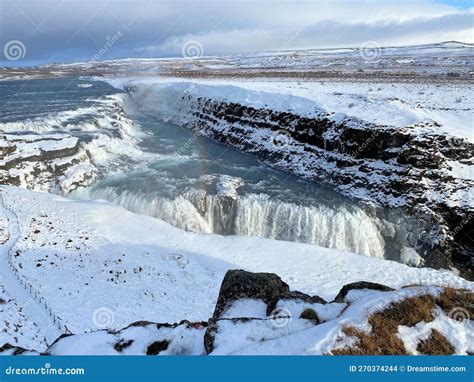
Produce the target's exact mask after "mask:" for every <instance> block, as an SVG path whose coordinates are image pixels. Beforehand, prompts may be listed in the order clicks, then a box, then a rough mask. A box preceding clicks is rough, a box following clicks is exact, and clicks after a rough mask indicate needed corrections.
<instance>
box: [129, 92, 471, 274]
mask: <svg viewBox="0 0 474 382" xmlns="http://www.w3.org/2000/svg"><path fill="white" fill-rule="evenodd" d="M128 90H129V91H131V92H132V93H133V92H134V91H136V89H134V88H133V87H131V88H130V89H128ZM168 107H173V108H175V111H174V113H173V115H172V116H170V114H169V113H168V114H167V115H166V116H167V118H168V119H171V120H172V121H173V122H176V123H181V124H185V125H187V126H191V127H192V128H193V129H195V130H196V131H197V132H198V133H199V134H202V135H205V136H207V137H209V138H211V139H213V140H214V141H217V142H219V143H222V144H225V145H228V146H231V147H233V148H235V149H238V150H241V151H244V152H247V153H250V154H253V155H256V156H258V157H259V158H260V159H262V160H263V161H264V162H266V163H267V164H269V165H271V166H273V167H276V168H278V169H281V170H284V171H287V172H291V173H294V174H296V175H299V176H301V177H303V178H305V179H308V180H313V181H318V182H322V183H325V184H328V185H330V186H331V187H334V188H335V189H337V190H338V191H339V192H341V193H342V194H344V195H347V196H349V197H350V198H353V199H356V200H358V201H360V203H361V204H362V205H363V206H365V207H366V208H367V210H369V211H371V213H373V214H376V215H377V216H379V217H381V218H382V219H383V220H386V221H388V222H389V223H396V218H395V217H394V215H395V214H394V212H393V211H395V210H397V209H398V210H401V211H403V212H402V213H403V214H405V215H407V216H408V217H409V219H412V220H411V222H410V225H408V226H407V227H406V231H407V232H406V235H405V239H407V242H406V243H404V245H405V246H410V247H413V248H416V249H417V251H418V253H420V255H421V256H422V257H423V262H424V265H425V266H428V267H432V268H437V269H439V268H446V269H450V268H452V267H456V268H458V269H459V270H460V271H461V272H462V274H463V275H464V276H465V277H467V278H469V279H472V277H473V275H474V274H473V264H472V258H473V257H472V255H473V254H474V241H473V239H472V238H471V236H472V234H471V233H472V232H474V219H473V217H474V201H473V200H472V195H473V193H474V180H470V179H461V178H459V177H456V176H454V175H453V172H452V171H451V170H452V167H451V166H452V165H451V163H452V162H453V161H454V162H456V163H459V164H465V165H472V164H473V163H474V162H473V160H474V159H473V158H474V144H473V143H472V142H470V141H468V140H466V139H462V138H458V137H454V136H449V135H445V134H436V133H432V132H429V131H430V129H425V128H427V127H430V128H433V129H432V131H435V130H436V127H437V126H436V123H435V122H433V123H432V124H431V126H427V125H426V124H424V125H423V126H421V125H419V126H408V127H394V126H386V125H377V124H375V123H369V122H366V121H363V120H360V119H357V118H353V117H349V116H345V115H339V114H335V113H328V112H325V111H323V110H319V109H315V111H314V112H313V113H311V114H310V115H309V114H308V115H300V114H298V113H296V112H289V111H275V110H272V109H270V108H265V107H256V106H252V105H245V104H240V103H236V102H230V101H228V100H226V99H225V97H224V98H219V97H216V98H211V97H210V96H209V97H208V96H206V97H204V96H201V95H200V93H199V91H195V92H193V91H192V90H190V91H184V94H181V95H180V99H179V100H178V101H177V102H176V103H175V104H173V105H172V106H170V105H168ZM396 241H398V243H397V242H396ZM400 242H401V241H400V240H395V241H394V243H392V244H393V249H394V252H396V253H397V256H398V259H399V258H400V252H401V250H402V248H403V245H401V246H400ZM397 244H398V246H397Z"/></svg>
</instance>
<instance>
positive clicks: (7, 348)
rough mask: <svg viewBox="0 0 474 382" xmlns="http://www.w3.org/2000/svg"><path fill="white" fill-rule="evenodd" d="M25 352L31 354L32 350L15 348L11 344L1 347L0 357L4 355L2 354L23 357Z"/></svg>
mask: <svg viewBox="0 0 474 382" xmlns="http://www.w3.org/2000/svg"><path fill="white" fill-rule="evenodd" d="M25 352H30V350H27V349H24V348H22V347H20V346H13V345H11V344H9V343H7V344H5V345H3V346H0V355H2V353H7V354H9V355H22V354H24V353H25Z"/></svg>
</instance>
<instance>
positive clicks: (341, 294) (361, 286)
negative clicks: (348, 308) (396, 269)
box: [334, 281, 395, 302]
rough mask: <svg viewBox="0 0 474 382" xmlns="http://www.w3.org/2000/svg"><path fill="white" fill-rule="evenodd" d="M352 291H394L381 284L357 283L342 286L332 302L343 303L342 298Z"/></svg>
mask: <svg viewBox="0 0 474 382" xmlns="http://www.w3.org/2000/svg"><path fill="white" fill-rule="evenodd" d="M354 289H372V290H379V291H382V292H390V291H393V290H395V289H393V288H390V287H388V286H386V285H382V284H377V283H371V282H368V281H358V282H355V283H351V284H347V285H344V286H343V287H342V289H341V290H340V291H339V293H338V294H337V296H336V298H335V299H334V302H344V298H345V297H346V296H347V293H349V291H351V290H354Z"/></svg>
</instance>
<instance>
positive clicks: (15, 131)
mask: <svg viewBox="0 0 474 382" xmlns="http://www.w3.org/2000/svg"><path fill="white" fill-rule="evenodd" d="M473 59H474V47H473V46H472V45H469V44H462V43H457V42H446V43H441V44H432V45H420V46H413V47H393V48H380V49H379V50H378V51H377V52H376V55H375V56H370V57H367V56H366V55H364V54H363V52H361V51H360V50H359V49H325V50H324V49H323V50H301V51H280V52H264V53H253V54H251V53H249V54H241V55H235V56H224V57H201V58H193V59H186V58H183V59H146V60H145V59H128V60H116V61H104V62H83V63H74V64H48V65H45V66H40V67H35V68H0V87H1V89H2V93H3V94H5V95H8V94H10V96H8V97H7V96H5V98H4V99H2V105H1V107H0V354H15V355H30V354H31V355H33V354H55V355H66V354H116V355H120V354H123V355H127V354H143V355H145V354H147V355H158V354H160V355H162V354H163V355H164V354H176V355H178V354H188V355H191V354H192V355H207V354H209V355H219V354H324V355H329V354H334V355H336V354H473V353H474V321H473V317H474V316H473V315H474V310H473V307H474V305H473V303H474V300H473V290H474V283H473V280H474V273H473V257H474V220H473V217H474V126H473V115H474V114H473V105H474V91H473V89H474V88H473V82H474V78H473V70H474V60H473ZM28 84H30V86H31V88H29V89H30V90H29V91H30V93H31V94H33V92H36V93H35V94H36V98H37V99H40V101H35V102H37V103H36V104H35V108H36V109H35V110H34V112H33V111H32V112H29V111H28V110H27V111H25V107H24V105H27V104H28V105H29V103H28V102H27V103H22V102H19V101H18V102H17V101H16V99H17V98H18V97H21V94H20V93H18V91H17V89H18V87H19V86H20V85H21V86H20V87H23V86H25V87H26V86H28ZM45 86H51V87H53V88H54V87H55V86H56V87H58V89H59V88H61V89H63V90H64V89H67V92H66V91H65V90H64V93H61V92H57V94H59V95H58V96H57V97H56V98H54V97H52V98H51V97H50V96H46V97H44V95H43V94H44V91H43V90H42V89H43V88H44V87H45ZM12 89H13V90H12ZM31 89H33V90H31ZM38 89H39V90H38ZM54 89H56V88H54ZM8 92H11V93H8ZM65 94H68V97H71V98H70V99H68V100H66V99H62V98H61V99H60V98H59V97H63V96H64V97H65ZM13 95H14V96H13ZM41 97H44V99H42V98H41ZM73 98H74V99H73ZM15 102H16V103H15ZM23 102H25V101H24V100H23ZM155 125H160V126H161V127H160V129H161V130H153V129H154V127H155ZM150 126H151V128H150ZM177 142H178V143H177ZM157 147H158V148H159V150H158V149H157ZM219 150H221V151H219ZM216 153H218V155H215V154H216ZM209 158H210V159H209ZM222 158H227V159H226V161H223V160H222ZM229 158H231V159H229ZM211 169H212V170H211ZM157 185H158V186H159V187H160V190H161V191H160V192H159V193H158V192H157V191H156V187H157ZM315 185H317V187H316V186H315ZM302 190H304V192H303V191H302ZM386 339H388V340H386Z"/></svg>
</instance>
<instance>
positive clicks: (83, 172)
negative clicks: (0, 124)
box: [0, 134, 97, 194]
mask: <svg viewBox="0 0 474 382" xmlns="http://www.w3.org/2000/svg"><path fill="white" fill-rule="evenodd" d="M96 176H97V169H96V167H95V166H94V165H93V163H92V161H91V159H90V156H89V154H88V152H87V151H86V150H85V149H84V148H83V147H82V145H81V143H80V142H79V139H77V138H74V137H72V136H70V135H67V134H45V135H35V134H29V135H22V134H18V135H16V134H3V135H0V184H9V185H15V186H22V187H25V188H29V189H32V190H38V191H56V192H61V193H65V194H67V193H68V192H70V191H72V190H74V189H75V188H76V187H78V186H84V185H88V184H90V183H91V182H92V181H93V180H94V179H95V177H96Z"/></svg>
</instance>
